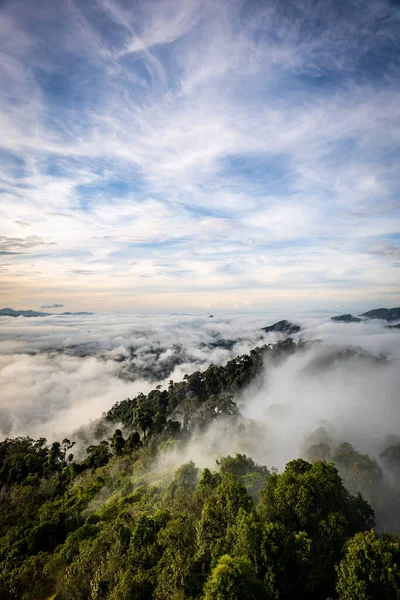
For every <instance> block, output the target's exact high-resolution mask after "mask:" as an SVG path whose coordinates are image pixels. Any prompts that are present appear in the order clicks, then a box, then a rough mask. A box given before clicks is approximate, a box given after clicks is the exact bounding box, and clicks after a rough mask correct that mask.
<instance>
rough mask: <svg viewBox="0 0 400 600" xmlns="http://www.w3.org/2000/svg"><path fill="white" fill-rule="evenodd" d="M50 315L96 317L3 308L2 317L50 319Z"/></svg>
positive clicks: (89, 313) (81, 313)
mask: <svg viewBox="0 0 400 600" xmlns="http://www.w3.org/2000/svg"><path fill="white" fill-rule="evenodd" d="M50 315H58V316H62V315H65V316H68V315H94V313H92V312H84V311H80V312H62V313H48V312H38V311H36V310H14V309H13V308H1V309H0V317H49V316H50Z"/></svg>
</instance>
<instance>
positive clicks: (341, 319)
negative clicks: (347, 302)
mask: <svg viewBox="0 0 400 600" xmlns="http://www.w3.org/2000/svg"><path fill="white" fill-rule="evenodd" d="M331 321H334V322H335V323H360V322H361V319H359V318H358V317H354V316H353V315H350V314H347V315H339V316H338V317H331Z"/></svg>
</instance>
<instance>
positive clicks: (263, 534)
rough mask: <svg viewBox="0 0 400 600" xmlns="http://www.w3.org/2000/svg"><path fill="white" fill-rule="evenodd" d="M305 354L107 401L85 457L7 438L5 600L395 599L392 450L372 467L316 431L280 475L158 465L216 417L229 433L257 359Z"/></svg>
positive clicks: (397, 471) (285, 346)
mask: <svg viewBox="0 0 400 600" xmlns="http://www.w3.org/2000/svg"><path fill="white" fill-rule="evenodd" d="M302 347H303V346H302V343H299V344H295V343H294V342H293V341H292V340H290V339H289V340H286V341H285V342H280V343H278V344H276V345H274V346H264V347H262V348H257V349H255V350H253V351H251V352H250V354H249V355H244V356H241V357H238V358H235V359H233V360H232V361H230V362H229V363H227V365H225V367H215V366H214V365H211V366H210V367H209V368H208V369H207V370H206V371H204V372H196V373H193V374H191V375H189V376H186V377H185V379H184V381H182V382H180V383H176V382H172V381H171V382H170V384H169V387H168V389H167V390H162V389H161V388H160V387H158V388H156V389H154V390H152V391H151V392H150V393H149V394H147V395H144V394H139V395H138V396H137V397H136V398H133V399H126V400H124V401H122V402H119V403H117V404H116V405H114V407H113V408H112V409H111V410H110V411H109V412H108V413H107V414H106V415H105V416H103V418H102V419H100V420H99V422H98V423H97V425H96V429H97V434H98V437H99V439H98V441H97V442H95V443H91V444H90V445H89V446H88V447H87V450H86V456H85V457H83V458H82V459H78V458H76V457H74V455H73V452H74V448H75V446H74V442H73V441H70V440H68V439H64V440H63V441H61V442H53V443H52V444H48V443H47V441H46V440H45V439H44V438H41V439H38V440H33V439H31V438H28V437H25V438H14V439H6V440H4V441H3V442H1V443H0V563H1V569H0V597H1V598H2V599H3V598H4V600H8V599H16V600H21V599H22V600H46V599H50V598H52V599H53V600H80V599H82V600H83V599H90V600H98V599H108V600H116V599H118V600H119V599H143V600H144V599H149V598H155V599H160V600H162V599H165V600H167V599H168V600H174V599H175V600H185V599H187V600H189V599H193V600H195V599H199V600H200V599H203V600H211V599H215V600H217V599H218V600H222V599H224V600H225V599H227V600H229V599H235V600H239V599H252V598H254V599H258V598H260V599H261V598H265V599H283V600H285V599H287V600H290V599H293V600H294V599H295V598H296V599H297V598H299V597H307V598H311V599H313V598H315V599H317V598H318V599H319V598H320V599H325V598H327V597H329V596H330V597H333V598H340V600H353V599H354V600H356V599H357V600H359V599H360V598H362V599H365V600H368V599H374V600H375V599H381V598H385V599H393V600H394V599H397V598H399V597H400V555H399V552H400V550H399V541H400V540H399V538H398V537H397V536H396V535H395V534H394V533H387V531H393V532H395V533H396V532H399V531H400V524H399V522H398V517H397V515H398V514H400V511H399V508H400V507H399V499H398V497H399V494H398V489H399V485H400V445H399V444H398V443H396V440H394V442H393V444H391V445H388V446H387V448H386V449H385V450H384V451H383V452H382V454H381V457H380V459H381V460H380V463H381V464H378V462H376V461H375V460H374V459H373V458H371V457H369V456H367V455H365V454H361V453H359V452H357V450H356V449H354V448H353V447H352V446H351V445H350V444H349V443H346V442H345V443H342V444H340V445H339V446H337V447H332V445H331V442H330V440H329V438H328V437H327V436H325V438H324V435H323V434H324V432H323V431H322V432H321V431H320V432H318V435H315V436H310V438H309V439H308V440H307V441H306V443H305V448H304V458H306V459H307V460H304V458H301V459H300V458H299V459H296V460H292V461H291V462H289V463H288V464H287V465H286V467H285V469H284V471H283V472H282V473H278V472H277V471H276V469H274V468H272V467H270V468H267V467H266V466H263V465H258V464H256V463H255V462H254V461H253V460H252V459H251V458H250V457H248V456H245V455H243V454H237V455H236V456H225V457H222V458H220V459H218V460H217V462H216V464H215V468H214V469H204V470H202V471H201V470H200V469H198V468H197V466H196V465H195V464H194V463H193V462H192V461H189V462H187V463H185V464H183V465H181V466H179V468H178V469H177V470H176V471H175V473H174V474H172V475H171V474H170V473H169V472H163V471H160V469H159V468H156V465H158V457H159V456H160V455H162V454H163V453H164V452H166V451H168V450H170V449H171V448H173V449H174V450H175V451H177V452H179V451H180V450H183V449H184V448H185V445H186V443H187V441H188V439H189V438H190V436H191V435H192V434H193V432H194V431H197V432H198V435H200V436H201V435H202V432H203V431H206V429H207V427H208V426H209V424H210V423H212V422H214V421H215V420H218V419H221V418H223V419H226V420H228V421H230V422H231V425H232V427H233V428H234V427H235V426H237V424H238V423H239V422H240V415H239V409H238V406H237V404H236V402H235V395H236V394H237V393H238V392H239V391H240V390H241V389H243V388H244V387H245V386H247V385H248V384H249V383H250V381H254V380H255V379H256V378H257V377H260V376H261V374H262V371H263V365H264V360H265V358H266V357H268V358H269V359H270V360H272V361H279V360H282V359H284V358H285V357H286V356H287V355H288V354H291V353H293V352H301V351H302ZM112 425H113V426H114V427H115V429H114V432H113V433H112V435H109V434H107V433H105V432H107V431H108V430H109V427H110V426H112ZM321 440H322V441H321ZM381 465H382V466H384V467H385V471H386V474H390V479H389V478H388V477H384V473H383V471H382V466H381ZM378 532H380V533H378Z"/></svg>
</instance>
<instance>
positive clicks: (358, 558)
mask: <svg viewBox="0 0 400 600" xmlns="http://www.w3.org/2000/svg"><path fill="white" fill-rule="evenodd" d="M399 543H400V538H397V537H396V536H386V537H385V536H379V535H378V534H377V533H376V532H375V531H374V530H373V529H371V530H370V531H366V532H362V533H358V534H356V535H355V536H354V537H353V538H352V539H351V540H350V541H349V542H348V544H347V549H346V554H345V557H344V559H343V560H342V561H341V562H340V564H339V566H338V567H337V574H338V583H337V586H336V590H337V592H338V594H339V598H340V600H359V599H360V598H362V600H383V598H384V599H385V600H398V598H400V547H399Z"/></svg>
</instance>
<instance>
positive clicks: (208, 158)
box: [0, 0, 400, 311]
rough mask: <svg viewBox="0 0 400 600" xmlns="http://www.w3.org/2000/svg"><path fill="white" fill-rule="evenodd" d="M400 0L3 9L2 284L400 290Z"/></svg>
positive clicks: (119, 302) (207, 301)
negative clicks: (399, 2)
mask: <svg viewBox="0 0 400 600" xmlns="http://www.w3.org/2000/svg"><path fill="white" fill-rule="evenodd" d="M399 21H400V13H399V6H398V3H395V2H390V1H389V0H376V1H375V2H369V3H365V2H361V1H360V0H352V2H347V3H342V2H333V1H329V0H320V1H319V2H317V3H315V2H311V1H308V0H303V1H301V2H298V1H296V2H291V1H289V2H284V3H282V2H278V1H274V0H272V1H271V2H267V3H262V2H260V3H256V2H246V1H245V0H238V1H235V2H228V1H227V0H223V1H222V2H217V3H216V2H211V1H209V0H182V1H180V0H159V1H153V0H151V1H146V2H138V3H135V5H134V6H133V5H132V4H131V3H130V2H127V1H124V0H90V1H89V2H86V1H85V2H83V1H80V0H60V2H57V3H51V6H50V5H49V3H47V2H44V1H42V0H38V2H35V5H34V6H33V5H32V6H24V7H23V8H22V5H21V3H19V2H15V1H13V0H8V1H6V2H5V3H3V4H2V9H1V12H0V35H1V38H2V48H1V57H0V58H1V60H0V64H1V67H0V80H1V82H2V83H1V88H2V89H1V92H2V93H1V96H0V105H1V130H2V139H1V146H0V167H1V176H0V179H1V184H0V185H1V191H2V200H1V205H0V219H1V222H2V237H1V238H0V253H1V255H2V264H1V271H2V282H1V284H0V285H1V292H2V297H3V298H4V299H5V304H6V305H11V306H14V307H15V308H35V307H38V306H40V305H42V304H45V303H46V299H48V298H49V297H51V298H54V300H55V302H56V303H59V301H62V302H63V303H65V304H66V305H67V303H68V309H71V310H77V309H87V310H100V309H118V308H120V309H122V310H125V311H135V310H143V309H145V310H148V309H149V307H151V308H152V309H153V310H165V309H166V308H167V309H171V308H178V309H186V308H188V307H196V308H202V309H206V308H207V307H215V306H221V307H224V308H233V307H234V306H236V307H238V308H242V309H243V308H248V306H249V303H251V306H252V307H253V309H258V308H259V307H261V306H265V305H266V304H268V305H269V306H273V305H275V306H281V305H282V302H285V303H286V304H287V305H292V306H293V305H295V304H296V303H299V302H300V303H302V304H304V305H307V304H308V305H314V306H318V305H321V306H326V305H327V304H329V303H330V302H332V299H334V301H335V302H337V301H339V302H341V301H343V300H346V301H348V302H351V301H356V300H367V299H368V300H369V301H370V302H373V303H377V302H379V303H382V304H383V305H386V304H389V305H391V304H396V303H397V302H396V298H398V296H399V291H400V289H399V283H398V282H399V281H400V277H399V260H398V254H399V239H400V237H399V236H400V234H399V232H400V228H399V200H398V188H399V174H398V147H399V141H400V129H399V122H400V108H399V107H400V101H399V81H400V77H399V74H400V71H399V68H400V65H399V56H400V53H399V41H400V35H399V31H400V27H399V24H400V23H399Z"/></svg>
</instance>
